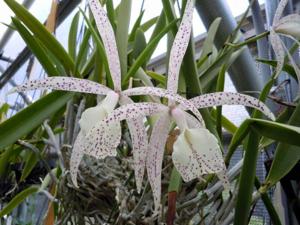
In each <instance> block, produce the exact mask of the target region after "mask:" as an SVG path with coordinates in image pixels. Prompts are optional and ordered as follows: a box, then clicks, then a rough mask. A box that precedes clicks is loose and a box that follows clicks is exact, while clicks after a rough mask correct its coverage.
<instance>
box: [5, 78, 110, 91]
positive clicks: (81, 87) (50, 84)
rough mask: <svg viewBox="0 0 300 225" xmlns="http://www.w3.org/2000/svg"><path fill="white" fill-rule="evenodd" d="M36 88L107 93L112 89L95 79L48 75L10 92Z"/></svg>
mask: <svg viewBox="0 0 300 225" xmlns="http://www.w3.org/2000/svg"><path fill="white" fill-rule="evenodd" d="M35 89H54V90H63V91H74V92H82V93H91V94H98V95H106V94H107V93H108V92H109V91H110V89H109V88H107V87H106V86H104V85H101V84H99V83H96V82H94V81H90V80H85V79H78V78H72V77H48V78H46V79H42V80H31V81H28V82H25V83H24V84H21V85H19V86H17V87H15V88H13V89H12V90H11V91H10V93H13V92H23V91H29V90H35Z"/></svg>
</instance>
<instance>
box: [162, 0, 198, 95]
mask: <svg viewBox="0 0 300 225" xmlns="http://www.w3.org/2000/svg"><path fill="white" fill-rule="evenodd" d="M193 9H194V5H193V1H192V0H188V1H187V4H186V7H185V11H184V14H183V17H182V21H181V24H180V26H179V29H178V32H177V34H176V36H175V39H174V42H173V45H172V48H171V52H170V59H169V67H168V69H169V71H168V84H167V87H168V90H169V91H170V92H171V93H176V92H177V88H178V77H179V70H180V66H181V63H182V59H183V56H184V54H185V51H186V49H187V46H188V44H189V40H190V35H191V30H192V21H193Z"/></svg>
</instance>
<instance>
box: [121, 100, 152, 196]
mask: <svg viewBox="0 0 300 225" xmlns="http://www.w3.org/2000/svg"><path fill="white" fill-rule="evenodd" d="M131 103H133V101H132V100H131V99H130V98H128V97H126V96H122V97H121V100H120V104H121V105H124V104H131ZM127 124H128V128H129V131H130V136H131V140H132V153H133V160H134V173H135V181H136V187H137V191H138V192H140V191H141V189H142V182H143V178H144V173H145V167H146V157H147V151H148V136H147V131H146V129H145V125H144V117H138V118H134V119H128V120H127Z"/></svg>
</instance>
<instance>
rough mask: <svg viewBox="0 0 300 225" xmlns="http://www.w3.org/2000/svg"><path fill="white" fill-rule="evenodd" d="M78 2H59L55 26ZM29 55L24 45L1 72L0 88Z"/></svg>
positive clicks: (65, 0)
mask: <svg viewBox="0 0 300 225" xmlns="http://www.w3.org/2000/svg"><path fill="white" fill-rule="evenodd" d="M80 2H81V1H80V0H64V1H61V2H60V3H59V7H58V12H57V26H59V25H60V24H61V23H62V22H63V21H64V20H65V19H66V18H67V17H68V15H69V14H70V13H71V12H72V11H73V10H74V9H75V8H76V6H77V5H78V4H79V3H80ZM31 55H32V53H31V51H30V50H29V48H28V47H25V48H24V49H23V50H22V51H21V53H20V54H19V55H18V56H17V58H16V59H15V60H14V62H13V63H12V64H11V65H10V66H9V67H8V68H7V69H6V70H5V71H4V72H3V74H2V76H1V77H0V88H2V87H3V86H4V85H5V84H6V83H7V82H8V81H9V80H10V79H11V78H12V77H13V76H14V74H15V73H16V72H17V71H18V70H19V68H20V67H21V66H22V65H23V64H24V63H25V62H26V61H27V60H28V59H29V57H30V56H31Z"/></svg>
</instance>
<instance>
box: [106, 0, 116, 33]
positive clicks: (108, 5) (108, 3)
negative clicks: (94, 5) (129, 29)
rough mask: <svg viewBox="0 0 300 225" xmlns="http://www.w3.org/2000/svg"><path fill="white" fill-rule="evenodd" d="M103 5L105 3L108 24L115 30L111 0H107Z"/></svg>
mask: <svg viewBox="0 0 300 225" xmlns="http://www.w3.org/2000/svg"><path fill="white" fill-rule="evenodd" d="M105 5H106V11H107V17H108V19H109V21H110V24H111V26H112V27H113V29H114V30H116V21H115V10H114V3H113V0H107V1H106V4H105Z"/></svg>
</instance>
